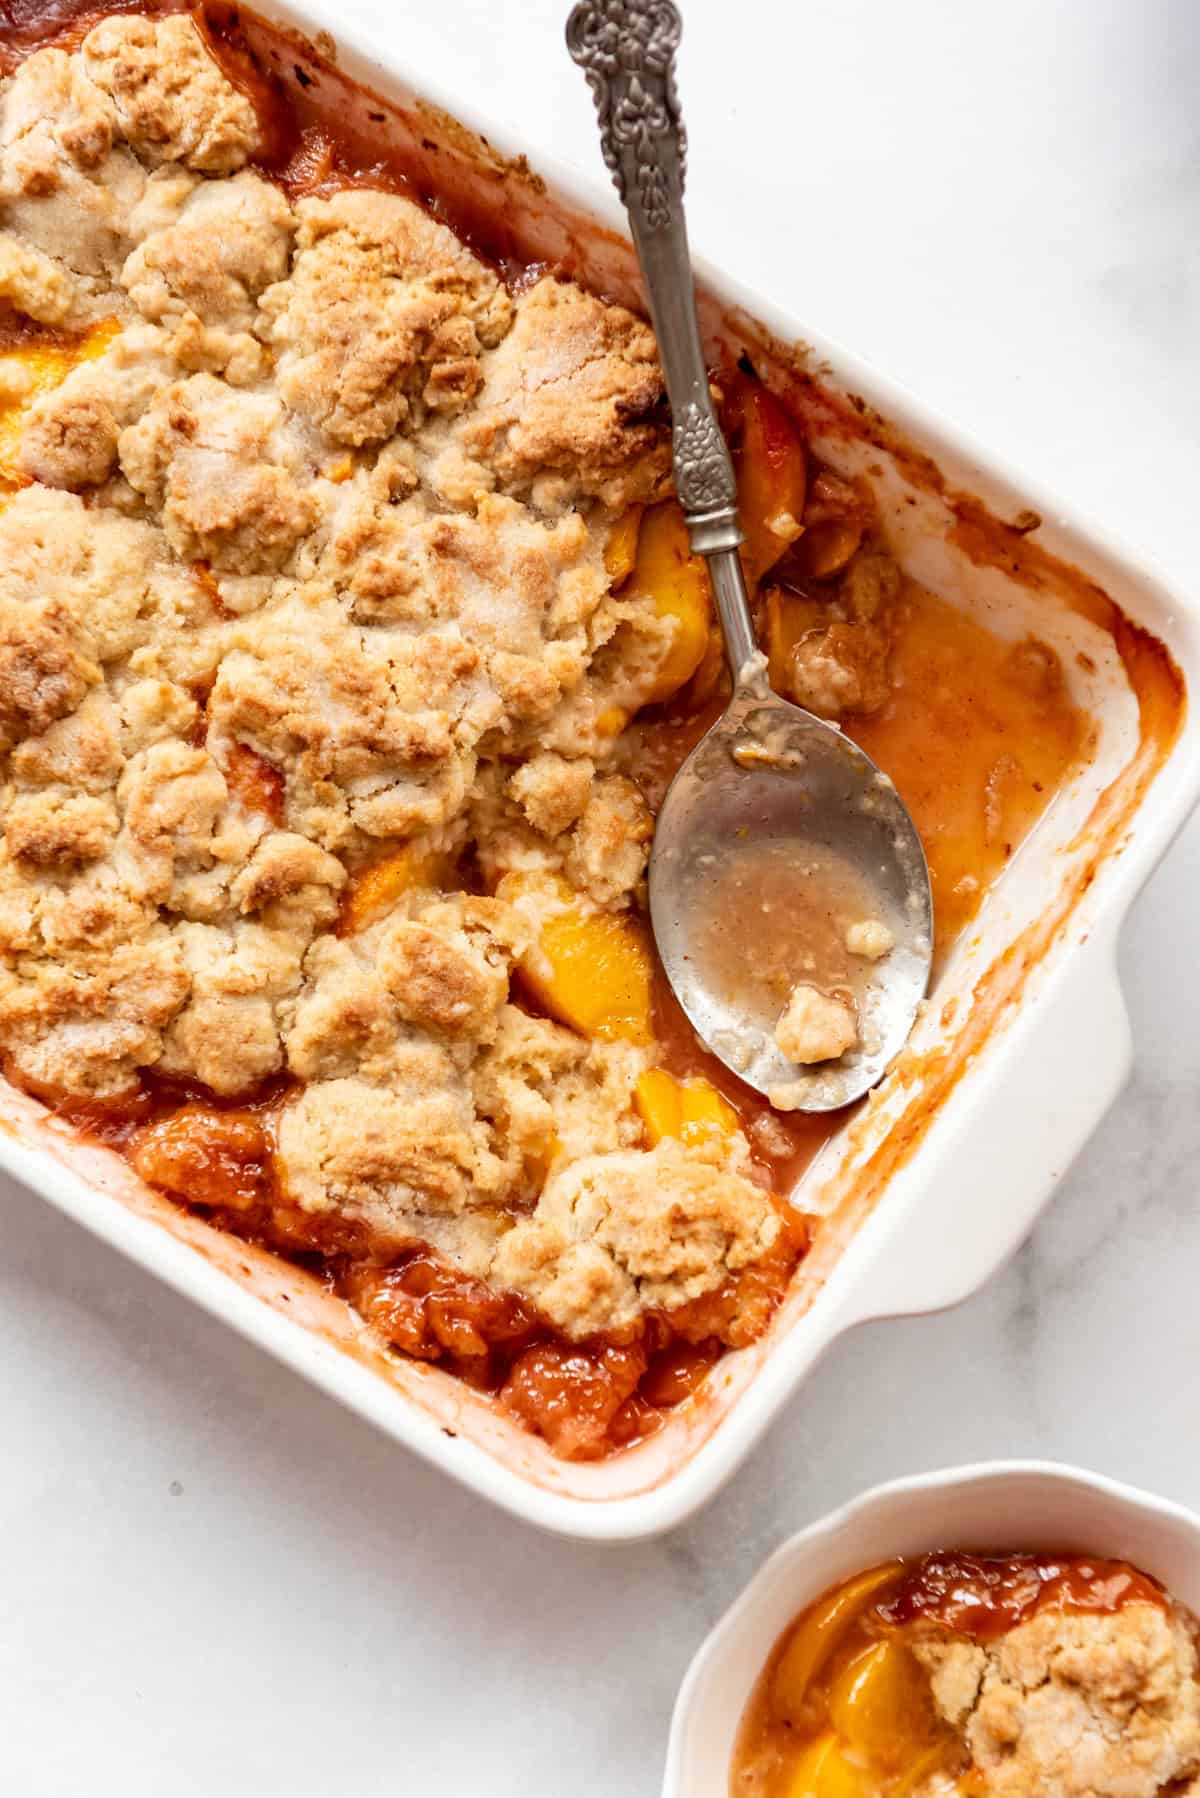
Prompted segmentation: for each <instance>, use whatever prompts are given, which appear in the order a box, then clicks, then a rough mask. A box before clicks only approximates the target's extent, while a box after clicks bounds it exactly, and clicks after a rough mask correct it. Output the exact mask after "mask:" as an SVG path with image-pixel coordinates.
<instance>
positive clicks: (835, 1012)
mask: <svg viewBox="0 0 1200 1798" xmlns="http://www.w3.org/2000/svg"><path fill="white" fill-rule="evenodd" d="M775 1041H776V1042H777V1043H778V1044H779V1047H780V1049H781V1050H782V1051H783V1053H784V1054H785V1055H786V1056H787V1058H788V1060H789V1061H793V1062H796V1063H797V1065H799V1066H800V1067H808V1066H811V1065H812V1064H813V1063H814V1062H819V1061H836V1060H837V1058H838V1056H839V1055H844V1054H845V1053H846V1050H847V1049H853V1048H854V1046H855V1044H856V1043H857V1042H858V1013H857V1011H856V1010H855V1008H854V1006H853V1005H850V1004H847V1003H846V1001H845V1000H844V999H832V998H830V997H829V995H828V994H827V993H823V992H821V991H820V990H819V989H818V988H817V987H815V986H809V985H807V984H806V983H805V982H803V981H801V982H800V983H799V984H798V985H796V986H794V987H793V988H792V995H791V998H790V999H789V1000H788V1003H787V1006H786V1009H785V1010H784V1013H783V1015H782V1017H781V1018H780V1020H779V1022H778V1024H776V1026H775Z"/></svg>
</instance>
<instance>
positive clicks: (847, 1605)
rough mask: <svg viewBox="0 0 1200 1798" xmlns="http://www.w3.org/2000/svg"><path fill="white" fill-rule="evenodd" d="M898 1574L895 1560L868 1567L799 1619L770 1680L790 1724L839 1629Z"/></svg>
mask: <svg viewBox="0 0 1200 1798" xmlns="http://www.w3.org/2000/svg"><path fill="white" fill-rule="evenodd" d="M902 1571H903V1568H902V1566H901V1563H900V1562H899V1561H885V1562H884V1563H883V1565H882V1566H880V1567H871V1568H869V1569H868V1570H867V1572H866V1573H860V1574H859V1575H858V1576H857V1578H855V1579H851V1580H847V1581H846V1583H845V1585H842V1586H838V1587H837V1588H836V1590H835V1591H833V1592H827V1593H826V1594H825V1596H824V1598H820V1599H818V1600H817V1602H816V1604H815V1605H813V1606H812V1607H811V1609H810V1610H809V1611H808V1612H807V1613H806V1615H805V1616H804V1617H803V1618H802V1619H801V1621H800V1623H799V1625H798V1626H797V1628H796V1629H795V1631H794V1632H793V1634H792V1637H791V1640H790V1641H789V1643H788V1645H787V1647H786V1648H785V1649H784V1651H783V1654H782V1655H781V1656H780V1658H779V1664H778V1665H777V1667H776V1668H775V1675H774V1679H773V1680H772V1691H773V1694H774V1699H775V1703H776V1706H777V1707H778V1709H779V1711H780V1712H781V1714H782V1715H783V1716H784V1717H785V1718H786V1719H787V1720H788V1721H789V1722H790V1723H793V1724H799V1723H800V1722H801V1720H802V1713H803V1709H804V1700H805V1698H806V1696H807V1694H808V1689H809V1687H810V1685H811V1684H812V1682H813V1679H814V1678H815V1677H816V1675H817V1674H818V1673H819V1672H820V1671H821V1668H822V1667H823V1666H824V1665H825V1663H826V1661H827V1660H828V1658H829V1655H830V1653H831V1651H832V1649H833V1646H834V1644H835V1643H836V1641H837V1640H838V1637H839V1636H840V1635H841V1634H842V1632H843V1630H845V1629H847V1628H848V1627H849V1626H850V1624H851V1623H852V1622H853V1620H854V1619H855V1617H857V1616H858V1614H859V1612H860V1611H864V1610H865V1609H866V1608H867V1606H868V1605H869V1604H871V1603H872V1602H873V1601H874V1600H875V1599H876V1597H877V1596H878V1595H879V1593H881V1592H882V1591H883V1590H884V1588H885V1587H886V1586H890V1585H892V1584H894V1582H895V1581H896V1580H897V1579H899V1577H900V1575H901V1573H902Z"/></svg>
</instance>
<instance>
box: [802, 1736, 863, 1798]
mask: <svg viewBox="0 0 1200 1798" xmlns="http://www.w3.org/2000/svg"><path fill="white" fill-rule="evenodd" d="M878 1790H879V1787H878V1784H877V1783H876V1781H875V1780H873V1779H871V1778H870V1777H869V1776H868V1775H867V1774H866V1773H865V1772H864V1771H863V1770H862V1769H861V1768H859V1767H856V1766H855V1765H854V1763H853V1761H850V1760H848V1759H847V1758H846V1754H845V1752H844V1750H843V1748H842V1745H841V1743H840V1742H839V1741H838V1739H837V1737H836V1736H835V1735H825V1736H821V1737H820V1738H819V1739H818V1740H817V1741H815V1742H813V1743H811V1744H810V1745H809V1747H807V1748H806V1749H805V1750H804V1753H803V1754H802V1755H801V1756H800V1759H799V1760H798V1761H797V1762H796V1765H795V1766H794V1767H793V1769H792V1772H791V1775H790V1777H789V1778H788V1781H787V1784H786V1785H785V1786H784V1787H783V1788H782V1791H783V1798H874V1795H875V1794H876V1793H877V1792H878Z"/></svg>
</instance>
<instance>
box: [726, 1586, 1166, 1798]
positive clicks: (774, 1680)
mask: <svg viewBox="0 0 1200 1798" xmlns="http://www.w3.org/2000/svg"><path fill="white" fill-rule="evenodd" d="M1198 1639H1200V1624H1197V1621H1196V1619H1195V1617H1193V1616H1192V1614H1191V1613H1190V1612H1189V1611H1187V1610H1185V1609H1184V1608H1183V1606H1182V1605H1180V1604H1177V1603H1176V1602H1174V1601H1173V1600H1172V1599H1171V1598H1170V1597H1169V1595H1168V1594H1167V1593H1166V1592H1164V1590H1163V1589H1162V1587H1161V1586H1160V1585H1159V1584H1158V1583H1157V1581H1155V1580H1152V1579H1151V1578H1150V1577H1149V1576H1148V1575H1147V1574H1144V1573H1141V1572H1139V1571H1138V1570H1137V1569H1136V1568H1134V1567H1132V1566H1130V1565H1129V1563H1128V1562H1125V1561H1107V1560H1097V1559H1093V1558H1090V1557H1084V1556H1080V1555H1011V1556H1003V1557H1001V1556H983V1555H971V1554H960V1553H939V1554H930V1555H925V1556H923V1557H921V1558H919V1559H915V1560H912V1561H889V1562H885V1563H884V1564H883V1565H882V1566H879V1567H873V1568H871V1569H869V1570H868V1571H867V1572H865V1573H861V1574H858V1575H856V1576H855V1577H854V1578H852V1579H849V1580H846V1581H845V1582H844V1583H843V1584H842V1585H840V1586H837V1587H835V1588H834V1590H833V1591H831V1592H827V1593H825V1594H824V1596H823V1597H821V1598H819V1599H818V1600H817V1601H816V1602H815V1603H814V1604H812V1605H810V1606H809V1607H808V1609H807V1610H806V1611H804V1612H803V1613H802V1615H801V1616H800V1617H799V1618H798V1619H797V1620H796V1622H795V1623H794V1624H793V1625H792V1626H791V1628H790V1629H789V1630H788V1631H787V1632H786V1634H785V1635H784V1636H783V1638H782V1639H781V1640H780V1641H779V1642H778V1643H777V1644H776V1646H775V1649H774V1651H773V1653H772V1655H771V1657H770V1660H769V1662H768V1664H767V1667H766V1670H765V1671H764V1673H763V1675H762V1678H761V1679H760V1680H759V1682H758V1685H757V1687H756V1688H755V1692H754V1695H753V1696H752V1698H751V1700H750V1703H749V1705H748V1706H747V1709H746V1713H745V1715H744V1717H743V1719H742V1723H741V1728H740V1732H739V1738H738V1745H737V1749H736V1752H735V1755H734V1766H733V1771H732V1775H731V1782H730V1794H731V1798H897V1795H898V1794H900V1793H905V1794H909V1795H910V1798H943V1795H944V1798H1165V1795H1166V1794H1168V1793H1173V1794H1179V1798H1183V1795H1184V1794H1186V1793H1194V1792H1196V1791H1200V1668H1198V1662H1197V1641H1198Z"/></svg>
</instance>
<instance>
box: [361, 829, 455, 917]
mask: <svg viewBox="0 0 1200 1798" xmlns="http://www.w3.org/2000/svg"><path fill="white" fill-rule="evenodd" d="M449 867H450V861H449V857H448V856H445V855H439V854H437V853H436V852H435V851H433V850H431V849H415V848H413V846H412V845H411V844H409V845H407V846H406V847H405V848H403V849H395V850H393V851H392V853H391V854H390V855H385V856H382V857H381V858H380V859H379V861H377V862H371V863H369V865H368V866H367V867H365V868H360V869H359V871H358V873H357V874H355V875H353V876H352V878H351V880H350V882H349V885H348V886H347V888H346V892H345V895H344V897H343V899H342V911H341V917H340V918H339V920H338V929H339V931H340V933H341V935H342V936H354V935H356V933H357V932H358V931H360V930H365V929H366V928H367V925H368V924H374V923H375V921H376V919H377V918H381V917H382V916H383V914H384V913H385V912H387V911H390V910H391V908H392V906H393V905H395V904H396V901H397V900H398V899H400V898H402V897H403V895H404V894H405V893H409V892H412V890H413V889H414V888H415V887H436V886H439V885H440V884H441V882H442V881H443V880H444V879H445V877H446V874H447V873H448V871H449Z"/></svg>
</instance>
